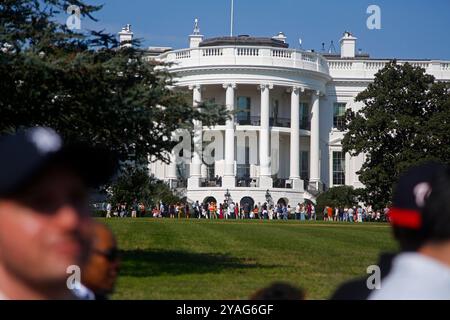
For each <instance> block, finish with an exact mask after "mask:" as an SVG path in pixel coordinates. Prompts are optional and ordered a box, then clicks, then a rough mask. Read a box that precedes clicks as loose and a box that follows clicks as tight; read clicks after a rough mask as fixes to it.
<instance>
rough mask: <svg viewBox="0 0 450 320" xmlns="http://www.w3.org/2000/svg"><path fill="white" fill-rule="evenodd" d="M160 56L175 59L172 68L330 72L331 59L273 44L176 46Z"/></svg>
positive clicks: (170, 61)
mask: <svg viewBox="0 0 450 320" xmlns="http://www.w3.org/2000/svg"><path fill="white" fill-rule="evenodd" d="M159 59H160V60H162V61H164V62H168V63H173V65H172V66H171V68H170V69H172V70H176V69H183V68H190V67H201V66H205V67H206V66H233V65H246V66H271V67H285V68H295V69H304V70H310V71H316V72H320V73H324V74H327V75H328V74H329V70H328V62H327V60H326V59H325V58H323V57H322V56H321V55H320V54H318V53H315V52H306V51H301V50H295V49H285V48H272V47H244V46H221V47H200V48H190V49H182V50H175V51H170V52H167V53H164V54H163V55H161V56H160V57H159Z"/></svg>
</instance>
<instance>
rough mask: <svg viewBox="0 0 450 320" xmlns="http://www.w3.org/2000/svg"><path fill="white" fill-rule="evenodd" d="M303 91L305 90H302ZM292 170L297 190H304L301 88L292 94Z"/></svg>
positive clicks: (293, 90)
mask: <svg viewBox="0 0 450 320" xmlns="http://www.w3.org/2000/svg"><path fill="white" fill-rule="evenodd" d="M302 91H303V90H302ZM290 151H291V152H290V153H291V161H290V162H291V168H290V169H291V170H290V177H289V178H290V179H291V180H292V186H293V188H294V189H295V190H298V189H302V187H303V183H302V182H301V179H300V88H298V87H293V88H292V92H291V150H290Z"/></svg>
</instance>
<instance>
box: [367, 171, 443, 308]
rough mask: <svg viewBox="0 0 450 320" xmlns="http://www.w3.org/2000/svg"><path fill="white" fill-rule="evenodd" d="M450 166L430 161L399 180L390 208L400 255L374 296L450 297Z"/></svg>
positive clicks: (374, 297) (405, 297)
mask: <svg viewBox="0 0 450 320" xmlns="http://www.w3.org/2000/svg"><path fill="white" fill-rule="evenodd" d="M449 204H450V167H448V166H446V165H443V164H437V163H428V164H425V165H422V166H418V167H416V168H413V169H411V170H410V171H408V172H407V173H406V174H405V175H403V176H402V177H401V178H400V181H399V183H398V185H397V188H396V193H395V194H394V202H393V208H392V209H391V210H390V211H389V216H390V220H391V223H392V225H393V230H394V236H395V238H396V240H397V241H398V242H399V244H400V248H401V251H402V252H401V253H400V254H399V255H398V256H396V257H395V258H394V260H393V261H392V268H391V271H390V272H389V275H388V276H387V277H386V278H385V279H384V280H383V281H382V282H381V289H380V290H376V291H374V292H373V293H372V294H371V295H370V296H369V299H370V300H450V206H449Z"/></svg>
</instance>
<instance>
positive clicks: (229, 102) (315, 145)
mask: <svg viewBox="0 0 450 320" xmlns="http://www.w3.org/2000/svg"><path fill="white" fill-rule="evenodd" d="M130 33H131V30H130V29H129V28H128V29H127V30H123V31H122V33H121V34H122V35H123V34H126V35H128V36H129V34H130ZM356 41H357V39H356V38H355V37H354V36H353V35H352V34H351V33H349V32H346V33H344V35H343V37H342V39H341V43H340V47H341V50H340V51H341V52H340V54H320V53H317V52H310V51H303V50H297V49H290V48H289V45H288V43H287V41H286V37H285V36H284V35H283V34H282V33H280V34H279V35H277V36H275V37H273V38H253V37H249V36H237V37H220V38H213V39H204V37H203V36H202V35H201V34H200V30H199V28H198V24H196V27H195V30H194V32H193V34H192V35H191V36H189V44H190V46H189V48H186V49H182V50H171V49H170V48H150V49H149V55H151V56H152V58H154V59H158V60H160V61H163V62H168V63H171V66H170V68H169V71H170V72H171V73H173V75H174V79H175V85H176V88H175V90H183V91H186V92H189V94H190V95H192V103H193V105H194V106H196V105H198V104H199V103H201V102H213V103H216V104H218V105H225V106H226V107H227V109H228V110H230V111H233V112H234V115H233V117H232V119H230V120H228V121H226V123H222V124H219V125H217V126H215V127H213V128H210V127H204V126H202V124H201V123H196V124H195V130H194V131H195V135H194V146H196V147H195V148H194V150H192V153H191V154H190V157H186V154H184V155H183V154H180V152H179V151H180V150H175V151H174V152H173V153H172V157H171V158H172V160H173V161H172V163H171V164H164V163H161V162H154V163H151V164H150V165H149V170H150V173H151V174H152V175H154V176H155V177H156V178H158V179H161V180H164V181H166V182H168V183H169V184H170V185H171V186H172V187H173V188H174V189H176V190H177V191H178V192H179V193H180V194H182V195H184V196H186V197H187V198H188V200H189V201H193V202H195V201H197V200H198V201H199V202H203V201H211V200H215V201H216V202H220V203H221V202H224V201H225V200H226V199H225V198H229V197H231V199H232V200H233V201H234V202H237V203H243V202H247V203H249V204H250V205H252V204H258V203H261V204H262V203H265V202H268V201H269V202H273V203H277V202H279V201H282V202H284V203H286V204H289V205H291V206H294V207H295V205H296V204H297V203H299V202H303V201H304V200H305V199H310V200H313V201H314V199H315V196H316V195H317V194H318V192H320V191H322V190H324V189H325V188H330V187H334V186H340V185H348V186H353V187H355V188H361V187H364V186H363V185H362V184H361V182H360V181H359V179H358V175H357V171H359V169H360V168H361V166H362V164H363V162H364V156H363V155H360V156H358V157H351V156H350V155H349V154H344V153H343V152H342V145H341V141H342V138H343V135H344V132H343V131H342V124H343V117H342V116H343V114H344V112H345V111H346V110H347V109H353V110H358V109H359V108H361V104H359V103H356V102H355V98H356V96H357V95H358V93H360V92H361V91H363V90H364V89H365V88H366V87H367V85H368V84H369V83H371V82H372V81H373V80H374V76H375V74H376V73H377V72H378V71H379V70H380V69H382V68H383V67H384V66H385V65H386V64H387V63H388V62H389V60H388V59H373V58H371V57H370V56H369V55H367V54H358V53H357V52H356ZM398 62H399V63H405V62H409V63H411V64H412V65H415V66H420V67H423V68H424V69H425V70H426V71H427V73H429V74H432V75H433V76H435V77H436V79H438V80H440V81H450V61H434V60H409V61H408V60H402V59H398ZM180 141H183V139H181V140H180ZM189 146H190V143H189ZM180 159H184V160H180Z"/></svg>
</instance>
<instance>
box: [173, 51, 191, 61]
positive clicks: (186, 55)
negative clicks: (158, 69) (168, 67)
mask: <svg viewBox="0 0 450 320" xmlns="http://www.w3.org/2000/svg"><path fill="white" fill-rule="evenodd" d="M175 55H176V59H177V60H179V59H189V58H190V57H191V51H190V50H180V51H177V52H176V53H175Z"/></svg>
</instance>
